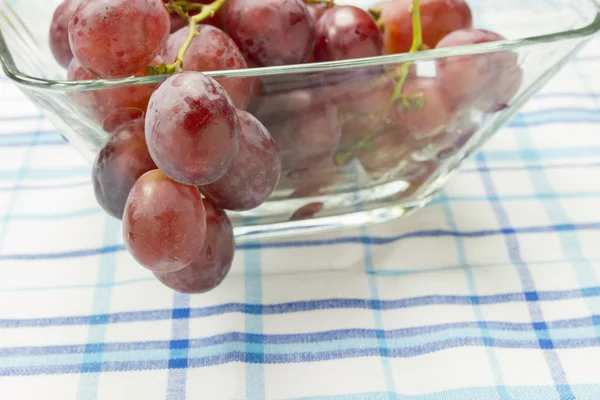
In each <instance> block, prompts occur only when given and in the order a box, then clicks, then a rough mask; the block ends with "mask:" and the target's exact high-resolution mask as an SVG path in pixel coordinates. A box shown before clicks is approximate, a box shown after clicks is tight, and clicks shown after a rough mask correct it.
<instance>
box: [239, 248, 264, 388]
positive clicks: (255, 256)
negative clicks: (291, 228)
mask: <svg viewBox="0 0 600 400" xmlns="http://www.w3.org/2000/svg"><path fill="white" fill-rule="evenodd" d="M244 275H245V276H244V288H245V291H246V296H245V299H246V306H245V307H243V311H244V312H245V314H246V316H245V319H244V324H245V332H246V338H245V340H246V342H245V344H244V346H241V347H242V348H240V351H244V352H245V353H244V354H245V358H244V359H243V360H241V361H244V362H245V363H246V368H245V370H246V398H248V399H256V400H263V399H266V393H265V375H264V374H265V371H264V366H263V364H264V363H265V360H264V352H265V350H264V344H263V340H262V339H263V338H264V335H263V320H262V315H263V312H262V310H263V307H264V306H263V305H262V302H263V296H262V274H261V258H260V250H257V249H250V250H245V251H244ZM251 304H253V305H252V306H251ZM251 307H252V312H249V311H250V310H251ZM252 338H254V339H256V342H257V343H254V344H252V342H250V341H248V340H249V339H250V340H251V339H252Z"/></svg>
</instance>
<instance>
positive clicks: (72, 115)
mask: <svg viewBox="0 0 600 400" xmlns="http://www.w3.org/2000/svg"><path fill="white" fill-rule="evenodd" d="M56 3H57V1H39V0H0V16H1V17H2V18H0V32H1V34H0V60H1V61H2V66H3V68H4V71H5V73H6V75H7V76H8V77H9V78H10V79H12V80H13V81H15V82H16V83H17V84H18V85H19V87H20V88H21V89H22V90H23V92H24V93H25V94H26V95H27V96H28V97H29V98H30V99H31V100H32V101H33V102H34V103H35V104H36V105H37V106H38V107H39V108H40V109H41V110H42V112H43V113H44V114H45V115H46V116H47V117H48V119H50V120H51V121H52V122H53V123H54V124H55V126H56V127H57V128H58V129H59V130H60V131H61V132H62V134H63V135H64V137H65V138H66V139H67V140H68V141H69V142H70V143H71V144H72V145H73V146H75V148H77V150H78V151H80V152H81V154H82V155H83V156H84V157H85V158H86V159H88V160H89V161H90V162H91V161H92V160H93V159H94V157H95V155H96V153H97V152H98V150H99V149H100V148H101V146H102V145H103V143H104V141H105V140H106V138H107V133H106V132H105V131H104V130H103V129H102V124H101V123H99V122H98V121H97V120H96V119H95V118H94V116H90V115H88V114H89V112H87V111H86V110H84V109H83V108H81V107H80V105H79V104H80V103H81V102H82V99H83V101H85V99H89V98H90V96H92V97H94V96H101V95H102V93H106V92H107V91H109V90H114V89H115V88H123V87H129V88H128V89H127V90H134V88H136V87H137V89H138V90H139V89H140V85H148V84H157V83H160V82H161V81H163V80H164V79H165V77H164V76H153V77H143V78H134V77H132V78H127V79H120V80H98V81H81V82H70V81H65V80H64V79H65V75H66V72H65V70H64V69H63V68H61V67H60V66H59V65H58V64H57V63H56V62H55V61H54V58H53V57H52V55H51V52H50V49H49V46H48V29H49V24H50V21H51V16H52V13H53V11H54V8H55V6H56ZM341 3H351V4H355V5H359V6H362V7H364V8H366V7H368V6H370V5H371V4H372V3H371V2H370V1H346V2H344V1H338V4H341ZM469 4H470V5H471V7H472V10H473V15H474V27H476V28H483V29H488V30H492V31H494V32H498V33H500V34H502V35H503V36H505V37H506V38H507V40H504V41H500V42H494V43H488V44H478V45H470V46H459V47H454V48H447V49H438V50H428V51H422V52H418V53H413V54H396V55H388V56H382V57H374V58H368V59H360V60H350V61H340V62H328V63H316V64H302V65H291V66H284V67H271V68H256V69H248V70H238V71H225V72H223V71H219V72H215V73H207V74H208V75H210V76H212V77H220V78H238V79H240V78H251V77H252V78H254V77H258V78H260V80H261V81H262V84H263V88H264V92H267V94H264V95H262V96H261V97H260V98H259V99H258V100H255V101H254V102H253V103H252V104H251V106H250V110H251V111H254V112H255V113H256V114H257V115H258V116H259V119H262V120H263V122H264V123H265V124H266V125H267V126H268V127H269V128H270V129H271V130H272V132H271V133H272V134H273V135H274V136H275V139H276V141H278V143H280V144H281V146H280V147H282V153H283V163H284V166H285V167H286V170H285V171H284V172H283V174H282V179H281V182H280V184H279V187H278V188H277V190H276V191H275V193H273V195H272V197H271V199H270V200H269V201H268V202H267V203H265V204H263V205H262V206H261V207H259V208H257V209H255V210H252V211H249V212H243V213H231V217H232V220H233V222H234V224H235V226H236V236H237V238H238V239H239V240H246V239H257V238H262V237H272V236H280V235H286V234H295V233H309V232H313V231H317V230H325V229H331V228H338V227H344V226H351V225H357V224H364V223H371V222H377V221H383V220H388V219H391V218H395V217H399V216H402V215H405V214H406V213H407V212H410V211H412V210H415V209H418V208H420V207H422V206H424V205H425V204H427V202H428V201H429V200H430V199H431V198H432V197H433V196H434V195H435V193H436V192H437V191H438V190H439V189H440V187H441V186H442V185H443V184H444V182H446V180H447V179H448V178H449V177H450V176H451V175H452V173H453V172H455V171H456V170H457V169H458V168H459V167H460V165H461V164H462V163H463V161H464V160H465V159H467V158H468V157H469V156H470V155H471V154H473V153H474V152H475V151H477V150H478V149H479V148H480V147H481V146H482V145H483V144H484V143H485V142H486V141H487V140H488V139H489V138H490V136H491V135H492V134H494V133H495V132H497V131H498V130H499V129H500V128H501V127H502V126H503V124H504V123H506V122H507V121H508V120H510V119H511V118H512V117H513V116H514V115H515V114H516V113H517V111H518V110H519V109H520V108H521V106H522V105H523V104H524V103H525V102H527V100H528V99H529V98H531V97H532V96H533V95H534V94H535V93H536V92H537V91H538V90H539V89H540V88H541V87H542V86H543V85H544V84H545V83H546V82H547V81H548V80H549V79H550V78H551V77H552V76H554V75H555V74H556V72H557V71H558V70H559V69H560V68H561V67H562V66H564V65H565V63H566V62H567V61H569V59H570V58H571V57H573V56H574V55H575V54H576V53H577V52H578V51H579V50H580V49H581V47H582V46H583V45H584V44H585V43H586V42H587V41H588V40H589V39H590V38H591V37H592V36H593V35H594V34H595V33H596V32H597V31H598V30H599V29H600V11H599V10H600V8H599V5H598V3H596V1H595V0H528V1H526V2H525V1H523V0H503V1H498V0H470V1H469ZM409 63H410V64H409ZM440 63H442V64H444V65H446V66H448V65H450V66H453V67H454V69H455V70H458V71H459V72H460V71H472V70H467V68H468V67H470V66H471V67H472V66H474V65H476V64H477V65H488V66H491V67H490V68H492V69H494V68H495V69H502V70H505V71H504V72H502V74H500V75H493V76H492V75H490V76H484V77H481V76H479V77H478V75H477V74H475V75H474V76H469V75H473V74H470V73H463V74H462V76H460V74H459V76H458V78H462V79H466V80H465V81H464V82H463V81H460V82H461V83H460V84H459V86H456V82H457V80H456V79H454V80H452V81H453V82H454V84H453V85H452V82H450V85H442V89H443V90H444V96H448V97H451V96H454V94H453V93H455V92H456V91H457V90H458V91H461V90H460V89H461V87H462V86H464V85H474V87H476V86H477V85H479V86H482V85H483V87H479V90H470V91H466V92H468V93H469V94H468V95H467V96H466V98H464V96H463V97H461V98H460V101H459V100H456V99H455V100H452V101H451V102H449V103H447V104H450V106H449V107H445V106H444V107H442V106H440V105H439V104H438V103H437V102H438V100H439V99H438V97H439V96H438V94H437V92H436V91H435V90H430V89H428V88H431V85H430V84H431V83H432V82H433V83H434V85H433V86H434V87H438V88H439V83H440V82H441V80H440V74H438V71H439V66H440V65H441V64H440ZM403 64H406V66H407V67H408V66H409V65H410V68H409V70H410V75H409V79H408V81H407V84H406V85H407V86H405V88H407V87H408V86H410V84H409V82H412V83H414V82H417V81H420V82H421V83H423V82H425V81H426V82H429V83H425V84H423V85H420V84H414V85H412V86H411V87H412V88H413V89H412V91H410V90H409V89H405V90H406V93H405V95H406V96H405V97H404V104H402V102H396V103H395V105H394V107H393V110H394V114H393V118H392V117H390V115H391V114H390V113H382V112H380V111H381V105H380V104H381V98H382V97H381V96H383V95H382V93H388V94H387V95H388V96H389V93H390V91H389V88H390V85H391V88H392V89H393V88H394V87H395V85H396V83H397V81H398V77H399V73H398V71H399V70H400V68H401V67H402V65H403ZM496 72H497V71H496ZM484 75H485V74H484ZM469 79H471V80H472V81H469ZM478 79H479V80H478ZM436 85H438V86H436ZM461 85H462V86H461ZM448 86H454V87H453V88H452V87H448ZM434 89H435V88H434ZM386 90H387V92H386ZM392 91H393V90H392ZM384 103H385V102H384ZM444 104H446V103H444ZM384 108H385V107H384ZM390 110H391V109H389V108H386V110H385V111H390ZM384 114H385V115H384ZM340 132H341V137H340V136H339V135H340ZM336 135H337V136H336ZM308 137H310V139H308V140H309V145H308V146H307V145H306V143H304V142H303V140H307V138H308ZM338 139H339V142H338ZM311 140H312V143H311V142H310V141H311ZM332 143H333V144H332ZM332 146H333V147H335V148H332Z"/></svg>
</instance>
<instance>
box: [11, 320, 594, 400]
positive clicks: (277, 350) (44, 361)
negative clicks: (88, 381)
mask: <svg viewBox="0 0 600 400" xmlns="http://www.w3.org/2000/svg"><path fill="white" fill-rule="evenodd" d="M383 333H385V331H382V330H377V331H375V335H377V336H381V335H382V334H383ZM513 333H517V334H518V335H515V336H520V337H521V338H522V339H510V338H508V339H505V338H502V337H494V339H495V341H497V342H499V343H504V344H503V345H502V346H499V347H503V348H534V349H535V348H537V347H536V346H537V339H536V334H535V332H531V331H529V332H513ZM238 336H241V337H238V339H241V340H228V341H224V342H221V343H215V344H210V345H203V346H193V347H192V346H189V341H187V340H180V341H178V340H171V341H170V343H169V346H170V348H157V349H145V350H142V351H140V350H134V351H119V352H106V353H105V352H104V351H103V349H102V348H103V345H102V344H100V345H96V344H88V345H87V347H88V348H99V350H98V352H97V353H95V355H97V356H98V357H102V359H101V360H100V359H99V360H97V361H93V360H90V361H89V362H86V364H87V365H100V364H105V363H109V364H110V363H125V362H127V361H135V362H141V361H161V360H168V365H167V368H168V369H169V370H170V371H169V375H170V376H173V378H169V381H171V382H172V385H178V386H170V387H169V399H171V398H173V397H174V398H176V399H177V396H180V397H181V395H183V394H184V393H185V387H186V380H185V375H179V374H176V375H171V372H185V369H186V368H187V365H188V360H189V359H190V358H206V357H209V356H214V355H223V354H227V353H230V352H237V351H240V352H244V351H245V352H246V354H249V353H253V354H260V346H261V345H262V344H263V343H262V342H259V341H258V340H253V341H252V342H248V341H244V339H243V335H242V334H238ZM378 340H379V338H378V337H370V338H358V339H357V338H343V337H342V338H339V339H337V340H335V341H322V342H314V341H313V342H310V343H304V342H289V343H265V344H264V352H265V353H267V354H278V355H287V354H295V353H297V354H299V353H319V352H335V351H349V350H353V349H369V348H380V347H379V344H378ZM460 340H467V341H469V343H471V345H473V346H477V347H482V346H485V347H489V346H490V345H486V344H485V343H483V341H482V340H481V332H480V331H479V330H478V329H471V330H470V334H469V335H460V334H457V333H455V332H453V331H450V330H446V331H440V332H437V333H430V334H425V335H424V337H423V336H412V337H405V338H394V337H390V338H389V339H388V343H387V347H386V354H383V355H382V354H379V355H380V356H381V357H383V358H385V359H387V350H389V349H403V350H407V351H410V350H411V349H419V348H429V347H431V348H433V346H434V345H435V344H436V343H440V342H447V341H453V342H457V341H460ZM571 341H577V342H579V343H580V344H581V347H597V346H598V344H599V341H598V339H597V338H595V337H594V333H593V330H592V337H589V336H588V337H580V335H575V337H573V338H571V337H568V338H567V339H566V340H557V342H558V343H563V344H564V346H562V347H564V348H572V346H571V345H570V344H569V342H571ZM493 346H496V345H493ZM255 349H256V351H254V350H255ZM178 351H179V352H178ZM380 353H381V352H380ZM173 355H175V358H173ZM80 362H81V354H78V353H72V354H53V355H45V356H29V357H19V358H0V371H11V370H15V369H19V368H23V367H27V366H29V367H51V366H56V367H59V366H62V365H73V364H78V363H80ZM261 363H262V362H261ZM252 365H257V364H254V363H253V364H252ZM373 372H375V371H373ZM180 378H182V379H181V380H179V379H180ZM173 379H177V381H173ZM176 389H179V391H177V390H176ZM247 398H252V397H249V396H247Z"/></svg>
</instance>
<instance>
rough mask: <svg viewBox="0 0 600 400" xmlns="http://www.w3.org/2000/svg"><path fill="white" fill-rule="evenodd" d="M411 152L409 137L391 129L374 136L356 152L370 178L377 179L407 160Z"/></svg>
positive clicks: (411, 143)
mask: <svg viewBox="0 0 600 400" xmlns="http://www.w3.org/2000/svg"><path fill="white" fill-rule="evenodd" d="M413 150H414V144H413V142H412V141H411V139H410V137H408V136H407V135H403V134H402V133H401V132H399V130H398V127H391V128H388V129H386V130H384V131H382V132H379V133H377V134H375V135H374V136H373V138H372V139H371V142H370V143H369V145H368V146H366V147H364V148H362V149H360V150H359V151H358V159H359V160H360V163H361V164H362V166H363V167H364V169H365V170H366V171H367V172H368V173H369V174H371V176H373V177H375V178H379V177H381V176H383V175H384V174H386V173H388V172H389V171H391V170H392V169H393V168H396V167H397V166H398V165H399V164H400V163H401V162H402V160H405V159H409V157H410V153H411V151H413Z"/></svg>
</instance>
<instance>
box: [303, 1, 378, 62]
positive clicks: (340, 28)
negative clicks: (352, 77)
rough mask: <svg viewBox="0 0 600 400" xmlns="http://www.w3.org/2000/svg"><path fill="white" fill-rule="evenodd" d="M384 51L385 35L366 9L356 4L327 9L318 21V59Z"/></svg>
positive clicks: (376, 54)
mask: <svg viewBox="0 0 600 400" xmlns="http://www.w3.org/2000/svg"><path fill="white" fill-rule="evenodd" d="M382 54H384V47H383V38H382V36H381V31H380V30H379V28H378V27H377V24H376V23H375V21H374V20H373V17H371V16H370V15H369V14H368V13H367V12H366V11H364V10H362V9H360V8H358V7H354V6H338V7H333V8H330V9H329V10H327V11H326V12H325V13H324V14H323V16H321V18H320V19H319V21H318V22H317V25H316V35H315V49H314V52H313V56H314V58H315V61H335V60H348V59H352V58H362V57H375V56H380V55H382Z"/></svg>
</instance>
